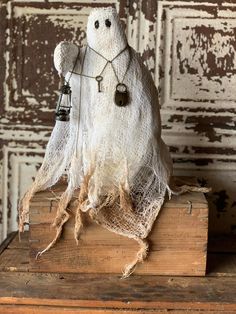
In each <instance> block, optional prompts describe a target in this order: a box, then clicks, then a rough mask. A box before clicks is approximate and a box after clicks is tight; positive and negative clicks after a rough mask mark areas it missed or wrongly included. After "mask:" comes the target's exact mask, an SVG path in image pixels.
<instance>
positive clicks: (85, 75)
mask: <svg viewBox="0 0 236 314" xmlns="http://www.w3.org/2000/svg"><path fill="white" fill-rule="evenodd" d="M87 48H89V49H91V50H92V51H94V52H95V53H96V54H97V55H98V56H100V57H101V58H103V59H104V60H106V63H105V65H104V67H103V68H102V71H101V72H100V74H98V75H96V76H91V75H87V74H83V73H82V72H81V73H78V72H75V71H74V68H73V70H72V71H70V72H71V75H72V73H74V74H77V75H81V76H84V77H87V78H92V79H97V78H98V77H102V74H103V72H104V71H105V69H106V67H107V65H108V64H109V63H110V64H111V67H112V70H113V72H114V74H115V77H116V79H117V82H118V83H123V81H124V79H125V76H126V74H127V72H128V69H129V67H130V64H131V54H130V49H129V48H130V46H129V44H127V45H126V46H125V47H124V48H123V49H122V50H121V51H120V52H119V53H118V54H117V55H116V56H115V57H114V58H113V59H111V60H109V59H107V58H106V57H104V56H103V55H102V54H101V53H100V52H98V51H96V50H95V49H93V48H92V47H90V46H89V45H86V50H87ZM126 49H128V51H129V63H128V66H127V68H126V71H125V74H124V76H123V78H122V80H121V81H120V80H119V78H118V75H117V73H116V70H115V67H114V64H113V61H114V60H115V59H116V58H118V57H119V56H120V55H121V54H122V53H123V52H124V51H125V50H126Z"/></svg>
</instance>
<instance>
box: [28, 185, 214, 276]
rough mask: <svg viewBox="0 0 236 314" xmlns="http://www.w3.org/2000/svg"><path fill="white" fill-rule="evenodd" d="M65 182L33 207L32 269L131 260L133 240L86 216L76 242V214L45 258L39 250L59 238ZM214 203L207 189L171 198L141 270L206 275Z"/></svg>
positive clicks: (91, 269)
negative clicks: (59, 210) (57, 224)
mask: <svg viewBox="0 0 236 314" xmlns="http://www.w3.org/2000/svg"><path fill="white" fill-rule="evenodd" d="M64 189H65V185H57V186H56V187H55V188H53V189H52V191H53V192H52V191H49V190H47V191H44V192H40V193H37V194H36V195H35V197H34V198H33V200H32V203H31V207H30V238H29V241H30V271H37V272H73V273H117V274H121V272H122V270H123V269H124V266H125V265H126V264H128V263H129V262H131V261H132V260H133V258H134V256H135V254H136V252H137V250H138V244H137V243H136V241H134V240H132V239H128V238H126V237H123V236H120V235H117V234H115V233H112V232H110V231H108V230H106V229H104V228H102V227H101V226H99V225H97V224H95V223H94V222H92V221H91V220H90V219H88V217H87V216H86V215H85V227H84V229H83V231H82V234H81V238H80V240H79V245H78V246H77V245H76V243H75V240H74V235H73V228H74V212H73V208H70V211H71V218H70V220H69V221H68V222H67V223H66V224H65V226H64V231H63V233H62V236H61V238H60V239H59V241H58V242H57V243H56V245H55V246H54V247H53V248H51V249H50V250H49V251H48V252H46V253H45V254H43V255H42V256H41V257H40V258H39V259H37V260H36V259H35V257H36V254H37V253H38V251H40V250H42V249H44V248H45V247H46V246H47V244H48V243H49V242H50V241H51V240H52V239H53V237H54V234H55V229H54V228H53V227H52V226H51V224H52V222H53V219H54V217H55V215H56V205H57V197H56V196H59V195H60V194H61V193H62V191H63V190H64ZM207 235H208V204H207V201H206V199H205V197H204V195H203V194H202V193H196V192H191V193H186V194H183V195H181V196H178V197H177V196H174V197H172V199H171V200H170V201H166V203H165V205H164V206H163V208H162V210H161V212H160V214H159V216H158V218H157V220H156V222H155V224H154V227H153V230H152V232H151V234H150V236H149V240H150V243H151V250H150V254H149V257H148V259H147V260H146V261H145V262H144V263H143V264H140V265H138V266H137V268H136V271H135V273H136V274H155V275H189V276H200V275H205V272H206V255H207Z"/></svg>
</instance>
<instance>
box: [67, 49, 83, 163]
mask: <svg viewBox="0 0 236 314" xmlns="http://www.w3.org/2000/svg"><path fill="white" fill-rule="evenodd" d="M86 52H87V47H86V48H85V52H84V56H83V59H82V62H81V73H83V68H84V61H85V56H86ZM78 56H79V54H78ZM77 61H78V57H77V59H76V61H75V64H74V67H73V70H72V71H71V74H70V77H69V79H68V83H69V80H70V78H71V76H72V74H73V72H74V69H75V66H76V63H77ZM82 79H83V77H81V80H80V88H79V102H78V115H79V121H78V123H77V128H76V136H75V157H76V158H78V155H79V154H78V140H79V126H80V105H81V95H82V81H83V80H82Z"/></svg>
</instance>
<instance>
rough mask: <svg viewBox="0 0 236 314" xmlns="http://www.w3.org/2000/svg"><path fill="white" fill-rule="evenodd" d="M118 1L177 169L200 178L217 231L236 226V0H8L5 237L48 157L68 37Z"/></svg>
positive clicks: (3, 66) (1, 76)
mask: <svg viewBox="0 0 236 314" xmlns="http://www.w3.org/2000/svg"><path fill="white" fill-rule="evenodd" d="M108 5H112V6H116V7H117V9H118V10H119V12H120V17H121V18H122V21H123V23H124V26H125V28H126V31H127V36H128V40H129V43H130V45H131V46H133V47H134V48H135V49H136V50H138V51H139V52H140V53H141V55H142V57H143V60H144V62H145V63H146V65H147V66H148V67H149V69H150V71H151V73H152V75H153V78H154V79H155V82H156V85H157V86H158V89H159V95H160V104H161V114H162V124H163V137H164V139H165V141H166V142H167V144H168V145H169V147H170V151H171V153H172V157H173V160H174V167H175V174H177V175H179V174H181V175H187V176H192V175H195V176H197V177H199V179H200V181H201V182H202V184H207V185H210V186H212V187H213V192H212V193H211V194H209V196H208V199H209V202H210V206H211V209H210V226H209V227H210V233H211V234H214V233H234V232H236V217H235V215H236V200H235V194H236V189H235V187H236V176H235V174H236V142H235V136H236V128H235V126H236V122H235V111H236V109H235V99H236V95H235V94H236V92H235V88H236V41H235V36H236V1H230V2H223V1H207V0H206V1H201V0H198V1H195V0H194V1H191V2H190V1H156V0H136V1H132V0H130V1H129V0H120V1H115V0H114V1H112V0H107V1H105V0H104V1H98V0H96V1H85V0H81V1H76V0H74V1H69V0H65V1H54V0H51V1H46V0H45V1H40V0H34V1H23V0H9V1H6V0H2V1H1V2H0V23H1V25H0V110H1V121H0V132H1V147H2V149H1V157H0V159H1V165H0V167H1V169H0V175H1V182H2V184H1V198H2V202H1V206H2V207H1V209H0V240H1V239H2V238H4V237H5V236H6V234H7V232H10V231H12V230H15V229H16V228H17V203H18V200H19V196H20V195H22V194H23V192H24V191H25V190H26V188H27V186H29V184H30V183H31V181H32V179H33V177H34V175H35V172H36V170H37V168H38V167H39V165H40V163H41V162H42V158H43V154H44V149H45V145H46V143H47V141H48V138H49V135H50V132H51V130H52V126H53V124H54V114H53V112H54V109H55V103H56V99H57V87H58V77H57V73H56V71H55V69H54V67H53V58H52V57H53V50H54V48H55V46H56V44H57V43H59V42H60V41H61V40H69V41H73V42H76V43H77V44H80V45H81V44H83V43H85V42H86V22H87V16H88V14H89V12H90V10H91V8H92V7H98V6H108Z"/></svg>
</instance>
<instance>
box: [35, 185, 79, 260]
mask: <svg viewBox="0 0 236 314" xmlns="http://www.w3.org/2000/svg"><path fill="white" fill-rule="evenodd" d="M73 192H74V189H72V188H71V186H68V188H67V189H66V191H65V192H64V193H63V194H62V196H61V199H60V201H59V204H58V207H57V215H56V218H55V220H54V222H53V227H55V228H56V235H55V237H54V239H53V240H52V241H51V242H50V243H49V244H48V246H47V247H46V248H45V249H44V250H42V251H40V252H38V254H37V255H36V259H38V258H39V257H40V256H41V255H42V254H44V253H45V252H47V251H48V250H50V249H51V248H52V247H53V246H54V245H55V243H56V242H57V240H58V239H59V238H60V236H61V233H62V229H63V226H64V224H65V223H66V222H67V221H68V220H69V218H70V214H69V213H68V212H67V210H66V209H67V206H68V204H69V202H70V200H71V198H72V196H73Z"/></svg>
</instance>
